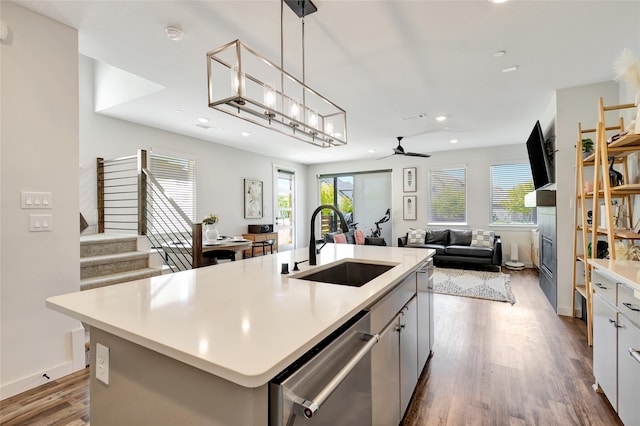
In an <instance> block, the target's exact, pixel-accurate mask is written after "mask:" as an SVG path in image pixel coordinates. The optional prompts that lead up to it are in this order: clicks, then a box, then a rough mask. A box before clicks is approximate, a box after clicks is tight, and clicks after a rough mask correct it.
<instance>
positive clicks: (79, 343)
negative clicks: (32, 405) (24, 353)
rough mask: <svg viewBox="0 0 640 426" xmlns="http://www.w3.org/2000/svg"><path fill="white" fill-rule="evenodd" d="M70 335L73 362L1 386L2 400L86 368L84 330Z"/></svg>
mask: <svg viewBox="0 0 640 426" xmlns="http://www.w3.org/2000/svg"><path fill="white" fill-rule="evenodd" d="M69 334H70V335H71V340H70V341H71V353H72V355H73V359H72V360H70V361H68V362H65V363H63V364H60V365H57V366H55V367H52V368H49V369H46V370H43V371H39V372H37V373H34V374H32V375H30V376H27V377H24V378H22V379H18V380H16V381H14V382H11V383H7V384H2V385H1V386H0V400H3V399H6V398H10V397H12V396H14V395H17V394H19V393H22V392H25V391H28V390H30V389H33V388H36V387H38V386H40V385H44V384H45V383H47V382H50V381H51V380H56V379H59V378H60V377H64V376H67V375H69V374H71V373H74V372H76V371H79V370H82V369H83V368H85V363H84V328H83V327H80V328H77V329H75V330H72V331H71V332H70V333H69ZM45 374H46V375H47V376H49V378H46V377H45Z"/></svg>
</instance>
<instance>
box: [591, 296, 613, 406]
mask: <svg viewBox="0 0 640 426" xmlns="http://www.w3.org/2000/svg"><path fill="white" fill-rule="evenodd" d="M616 316H617V313H616V311H614V310H613V308H612V307H611V306H610V305H609V304H608V303H607V302H605V301H604V299H603V298H602V297H601V296H600V295H599V294H597V293H596V294H595V295H594V297H593V375H594V376H595V378H596V383H597V384H598V385H600V388H602V391H603V392H604V394H605V395H606V396H607V398H608V399H609V402H610V403H611V406H612V407H613V408H614V410H616V411H617V407H618V401H617V391H616V389H617V386H616V385H617V380H616V364H617V363H616V350H617V346H618V345H617V342H616V335H617V331H616V326H617V322H616V320H617V317H616Z"/></svg>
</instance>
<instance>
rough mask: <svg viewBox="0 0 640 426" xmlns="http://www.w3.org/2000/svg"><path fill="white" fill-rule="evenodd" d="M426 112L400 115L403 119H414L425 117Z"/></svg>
mask: <svg viewBox="0 0 640 426" xmlns="http://www.w3.org/2000/svg"><path fill="white" fill-rule="evenodd" d="M426 116H427V114H425V113H424V112H421V113H418V114H411V115H405V116H404V117H402V119H403V120H414V119H416V118H426Z"/></svg>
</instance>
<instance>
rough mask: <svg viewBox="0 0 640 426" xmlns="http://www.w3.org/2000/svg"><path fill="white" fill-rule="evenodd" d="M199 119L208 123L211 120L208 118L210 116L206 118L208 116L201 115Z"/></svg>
mask: <svg viewBox="0 0 640 426" xmlns="http://www.w3.org/2000/svg"><path fill="white" fill-rule="evenodd" d="M198 121H199V122H201V123H208V122H209V119H208V118H206V117H199V118H198Z"/></svg>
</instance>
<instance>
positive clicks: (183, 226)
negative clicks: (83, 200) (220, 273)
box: [97, 150, 202, 272]
mask: <svg viewBox="0 0 640 426" xmlns="http://www.w3.org/2000/svg"><path fill="white" fill-rule="evenodd" d="M97 169H98V170H97V171H98V173H97V177H98V230H99V232H105V231H109V230H111V231H117V232H128V233H134V232H135V233H137V234H138V235H144V236H145V237H146V238H147V239H148V240H149V242H150V243H151V246H152V248H153V249H155V250H158V251H159V252H161V253H163V260H164V263H165V264H166V265H167V266H168V267H169V268H170V269H171V271H172V272H177V271H183V270H187V269H193V268H197V267H199V266H200V264H201V255H202V224H201V223H195V224H194V223H193V222H192V221H191V219H189V217H188V216H187V215H186V214H185V213H184V212H183V211H182V209H181V208H180V207H179V206H178V205H177V204H176V203H175V201H174V200H173V199H172V198H171V197H170V196H169V195H168V194H167V193H166V191H165V190H164V188H163V187H162V185H161V184H160V183H159V182H158V181H157V179H156V178H155V177H154V176H153V174H152V173H151V172H150V171H149V170H148V169H147V152H146V151H145V150H140V151H139V152H138V155H137V156H131V157H124V158H119V159H114V160H104V159H102V158H98V161H97Z"/></svg>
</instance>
